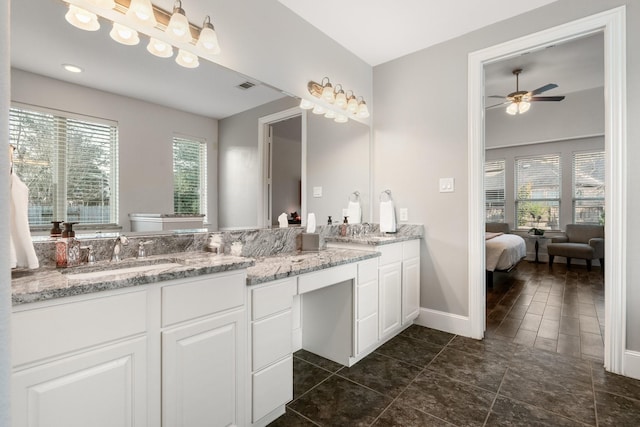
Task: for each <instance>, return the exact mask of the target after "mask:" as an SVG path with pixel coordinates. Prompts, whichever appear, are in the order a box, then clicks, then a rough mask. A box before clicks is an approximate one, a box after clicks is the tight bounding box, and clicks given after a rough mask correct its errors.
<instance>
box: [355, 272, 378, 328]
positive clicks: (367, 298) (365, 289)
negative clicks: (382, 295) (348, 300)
mask: <svg viewBox="0 0 640 427" xmlns="http://www.w3.org/2000/svg"><path fill="white" fill-rule="evenodd" d="M376 276H377V272H376ZM357 292H358V305H357V310H358V312H357V313H356V319H364V318H365V317H368V316H371V315H372V314H373V313H377V312H378V278H377V277H376V278H375V280H373V281H371V282H369V283H366V284H364V285H362V286H358V288H357Z"/></svg>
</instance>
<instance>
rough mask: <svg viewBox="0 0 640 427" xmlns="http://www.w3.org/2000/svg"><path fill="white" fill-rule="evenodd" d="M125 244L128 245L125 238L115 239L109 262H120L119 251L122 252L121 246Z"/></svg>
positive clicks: (127, 240)
mask: <svg viewBox="0 0 640 427" xmlns="http://www.w3.org/2000/svg"><path fill="white" fill-rule="evenodd" d="M127 243H129V239H127V238H126V237H125V236H118V237H116V241H115V243H114V244H113V253H112V254H111V262H120V251H121V250H122V245H127Z"/></svg>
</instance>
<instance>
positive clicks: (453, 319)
mask: <svg viewBox="0 0 640 427" xmlns="http://www.w3.org/2000/svg"><path fill="white" fill-rule="evenodd" d="M469 322H470V320H469V317H467V316H460V315H458V314H451V313H445V312H444V311H438V310H431V309H428V308H423V307H420V315H418V318H417V319H416V320H415V323H416V324H417V325H420V326H425V327H427V328H432V329H437V330H439V331H445V332H449V333H450V334H456V335H462V336H465V337H472V336H471V332H470V331H471V325H470V323H469ZM472 338H475V337H472Z"/></svg>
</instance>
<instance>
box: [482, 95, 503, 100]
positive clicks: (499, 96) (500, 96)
mask: <svg viewBox="0 0 640 427" xmlns="http://www.w3.org/2000/svg"><path fill="white" fill-rule="evenodd" d="M487 98H501V99H505V98H506V96H504V95H489V96H487Z"/></svg>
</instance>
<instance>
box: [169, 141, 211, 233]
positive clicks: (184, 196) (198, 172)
mask: <svg viewBox="0 0 640 427" xmlns="http://www.w3.org/2000/svg"><path fill="white" fill-rule="evenodd" d="M173 209H174V212H175V213H177V214H191V215H194V214H195V215H197V214H203V215H206V213H207V145H206V143H205V142H204V141H199V140H196V139H193V138H184V137H177V136H176V137H174V138H173ZM206 220H207V219H206V217H205V221H206Z"/></svg>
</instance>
